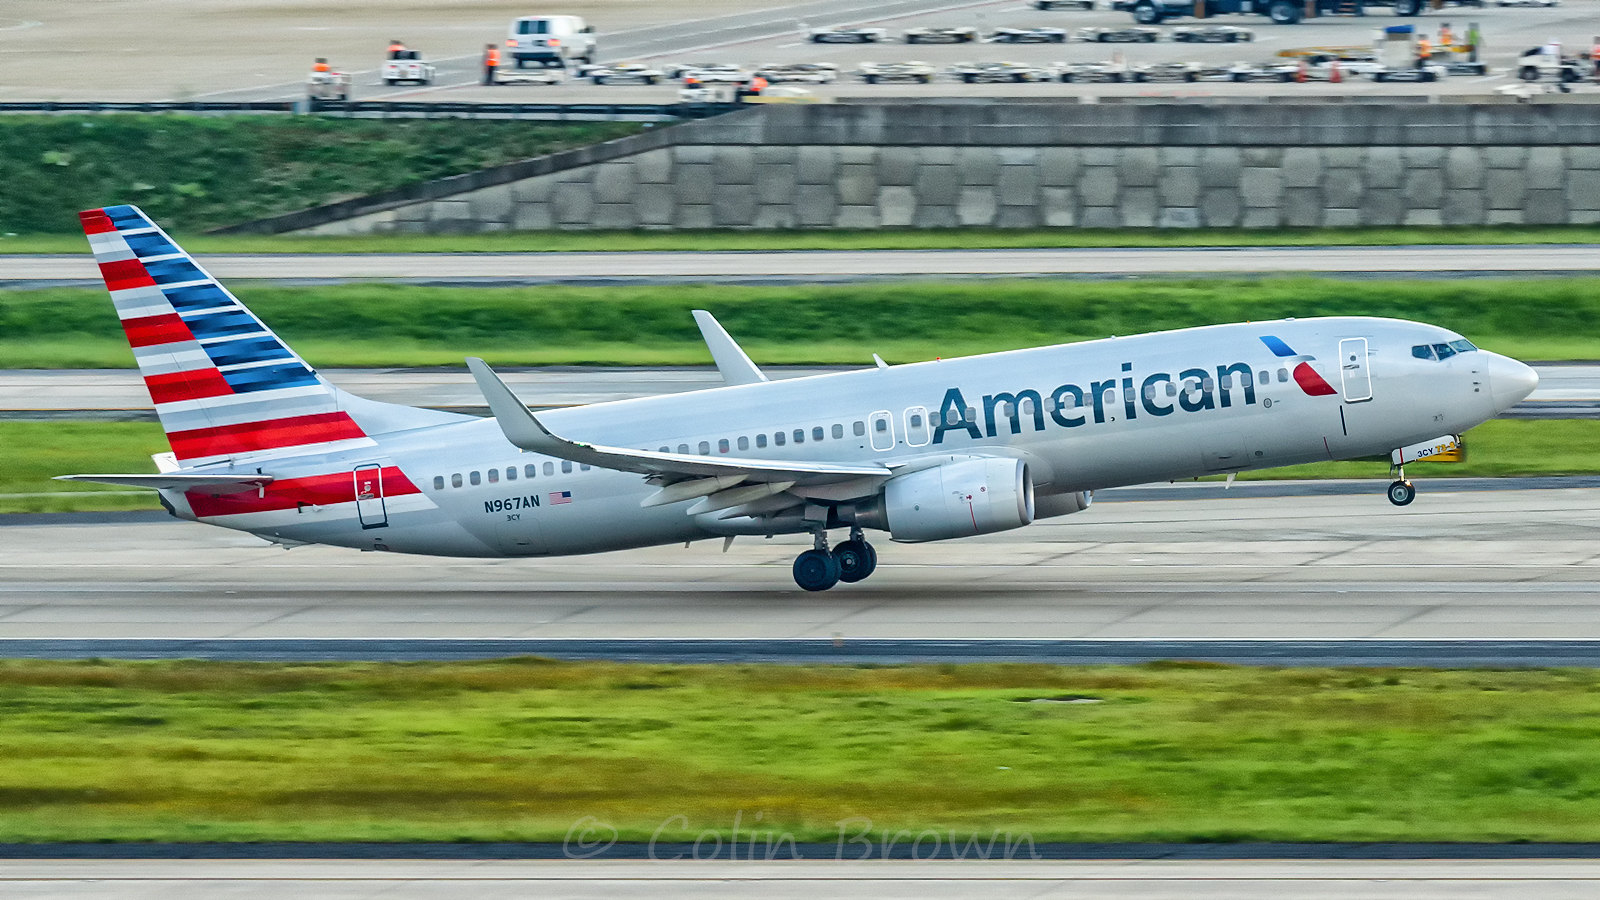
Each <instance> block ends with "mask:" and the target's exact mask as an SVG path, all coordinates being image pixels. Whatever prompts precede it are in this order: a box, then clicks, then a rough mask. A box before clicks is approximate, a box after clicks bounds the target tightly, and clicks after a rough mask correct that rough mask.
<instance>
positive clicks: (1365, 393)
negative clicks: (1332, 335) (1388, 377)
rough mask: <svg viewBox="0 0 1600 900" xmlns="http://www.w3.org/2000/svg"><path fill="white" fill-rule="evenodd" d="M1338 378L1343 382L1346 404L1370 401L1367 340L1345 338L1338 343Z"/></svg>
mask: <svg viewBox="0 0 1600 900" xmlns="http://www.w3.org/2000/svg"><path fill="white" fill-rule="evenodd" d="M1339 376H1340V378H1341V379H1342V380H1343V382H1344V400H1345V402H1346V403H1360V402H1361V401H1363V400H1371V399H1372V372H1371V371H1370V370H1368V369H1367V339H1366V338H1345V339H1344V340H1342V341H1340V342H1339Z"/></svg>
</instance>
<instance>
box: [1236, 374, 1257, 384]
mask: <svg viewBox="0 0 1600 900" xmlns="http://www.w3.org/2000/svg"><path fill="white" fill-rule="evenodd" d="M1252 379H1253V376H1252V375H1251V374H1250V373H1249V372H1240V373H1239V387H1250V386H1252V385H1253V384H1254V381H1253V380H1252Z"/></svg>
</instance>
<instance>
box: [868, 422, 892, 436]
mask: <svg viewBox="0 0 1600 900" xmlns="http://www.w3.org/2000/svg"><path fill="white" fill-rule="evenodd" d="M872 429H873V430H874V431H876V432H878V433H879V434H883V433H884V432H885V431H888V430H889V420H888V419H874V420H873V421H872Z"/></svg>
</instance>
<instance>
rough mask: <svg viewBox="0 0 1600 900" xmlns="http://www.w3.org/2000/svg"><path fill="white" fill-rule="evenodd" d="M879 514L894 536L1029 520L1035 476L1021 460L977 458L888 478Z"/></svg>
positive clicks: (934, 537)
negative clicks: (1029, 472)
mask: <svg viewBox="0 0 1600 900" xmlns="http://www.w3.org/2000/svg"><path fill="white" fill-rule="evenodd" d="M883 513H884V518H885V519H886V523H885V524H887V526H888V529H889V535H890V537H892V538H894V539H895V540H897V541H938V540H944V539H945V538H958V537H970V536H972V535H974V534H989V533H990V532H994V531H1006V530H1008V529H1011V528H1021V527H1022V526H1024V525H1027V524H1028V523H1029V522H1032V521H1033V480H1032V479H1031V478H1029V477H1028V464H1027V463H1025V462H1023V461H1022V460H1020V459H1008V458H1004V457H978V458H972V459H963V460H959V461H956V462H949V463H945V464H944V465H942V466H935V467H933V468H931V469H922V470H919V471H916V472H908V473H906V474H905V475H900V476H896V477H895V478H891V479H889V481H888V483H887V484H885V485H884V489H883Z"/></svg>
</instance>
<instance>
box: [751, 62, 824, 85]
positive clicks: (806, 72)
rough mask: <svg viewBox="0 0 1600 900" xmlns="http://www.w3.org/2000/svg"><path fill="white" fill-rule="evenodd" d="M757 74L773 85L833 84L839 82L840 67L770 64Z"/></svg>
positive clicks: (810, 64) (815, 64)
mask: <svg viewBox="0 0 1600 900" xmlns="http://www.w3.org/2000/svg"><path fill="white" fill-rule="evenodd" d="M756 74H757V75H760V76H761V77H762V78H765V79H766V80H767V81H769V82H771V83H772V84H784V83H790V84H832V83H833V82H835V81H838V80H839V67H838V66H836V65H834V64H833V63H769V64H767V65H764V66H761V67H760V68H758V69H756Z"/></svg>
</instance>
